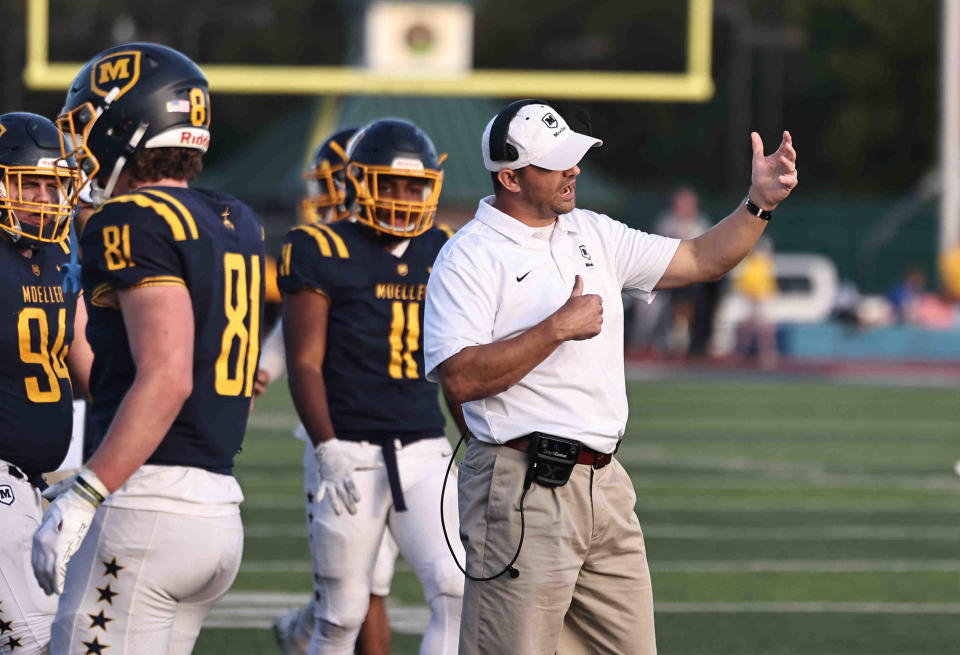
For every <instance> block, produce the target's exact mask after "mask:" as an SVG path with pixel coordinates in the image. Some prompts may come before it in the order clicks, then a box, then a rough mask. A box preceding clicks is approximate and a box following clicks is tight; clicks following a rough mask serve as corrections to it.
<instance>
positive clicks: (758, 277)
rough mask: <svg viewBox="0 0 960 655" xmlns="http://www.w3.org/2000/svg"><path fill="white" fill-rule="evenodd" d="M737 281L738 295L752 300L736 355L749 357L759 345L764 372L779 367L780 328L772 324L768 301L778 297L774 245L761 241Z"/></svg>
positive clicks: (768, 240)
mask: <svg viewBox="0 0 960 655" xmlns="http://www.w3.org/2000/svg"><path fill="white" fill-rule="evenodd" d="M739 268H740V271H739V275H737V276H736V278H735V282H734V284H735V288H736V291H737V293H739V294H741V295H742V296H744V297H746V298H747V299H748V300H750V304H751V310H750V316H749V317H748V318H747V319H746V320H745V321H744V322H743V323H741V324H740V326H739V327H738V328H737V353H738V354H740V355H743V356H748V355H750V354H751V353H752V352H754V343H755V344H756V356H757V362H758V363H759V364H760V367H761V368H765V369H772V368H776V366H777V359H778V353H777V326H776V324H775V323H774V322H773V321H772V320H770V318H769V311H768V305H769V301H770V299H771V298H773V296H775V295H776V293H777V269H776V266H775V264H774V262H773V242H772V241H771V240H770V239H769V238H767V237H761V238H760V240H759V241H758V242H757V245H756V246H754V248H753V251H752V252H751V253H750V254H749V255H747V258H746V259H744V260H743V263H742V264H741V265H740V267H739Z"/></svg>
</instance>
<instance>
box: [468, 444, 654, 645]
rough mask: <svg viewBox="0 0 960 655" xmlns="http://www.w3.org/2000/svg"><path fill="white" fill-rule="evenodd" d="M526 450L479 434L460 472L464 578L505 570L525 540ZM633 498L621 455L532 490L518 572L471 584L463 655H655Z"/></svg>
mask: <svg viewBox="0 0 960 655" xmlns="http://www.w3.org/2000/svg"><path fill="white" fill-rule="evenodd" d="M526 469H527V454H526V453H521V452H519V451H516V450H513V449H511V448H505V447H501V446H496V445H491V444H486V443H483V442H481V441H479V440H478V439H472V440H471V441H470V443H469V445H468V446H467V453H466V456H465V458H464V460H463V464H461V466H460V478H459V492H460V493H459V503H460V538H461V540H462V541H463V544H464V546H465V548H466V558H467V559H466V561H467V566H466V568H467V571H468V572H469V573H470V574H471V575H473V576H478V577H479V576H489V575H493V574H495V573H498V572H499V571H500V570H501V569H503V567H504V566H505V565H506V564H507V562H509V561H510V559H511V558H512V557H513V554H514V553H515V552H516V550H517V544H518V543H519V540H520V512H519V509H520V495H521V493H522V492H523V478H524V474H525V472H526ZM635 503H636V495H635V494H634V491H633V484H632V483H631V481H630V478H629V476H628V475H627V473H626V471H624V469H623V467H622V466H621V465H620V463H619V462H617V461H616V460H613V461H612V462H611V463H610V464H609V465H607V466H606V467H604V468H602V469H598V470H595V469H593V468H592V467H590V466H584V465H580V464H578V465H577V466H576V467H575V468H574V470H573V473H572V474H571V475H570V480H569V481H568V482H567V484H566V485H564V486H562V487H558V488H555V489H548V488H545V487H541V486H539V485H537V484H536V483H534V484H533V485H532V486H531V487H530V491H529V492H528V493H527V496H526V499H525V500H524V515H525V521H526V529H525V533H524V539H523V548H522V550H521V551H520V557H519V558H518V559H517V561H516V563H515V564H514V567H515V568H516V569H517V570H518V571H519V572H520V576H519V577H518V578H511V577H510V576H509V574H504V575H503V576H501V577H499V578H497V579H496V580H493V581H491V582H473V581H470V580H468V581H467V583H466V589H465V594H464V599H463V617H462V620H461V624H460V625H461V628H460V653H461V655H464V654H466V655H473V654H478V655H479V654H486V655H508V654H509V655H554V653H557V654H558V655H588V654H589V655H607V654H609V655H613V654H616V655H654V654H655V653H656V651H657V647H656V638H655V635H654V627H653V593H652V588H651V585H650V571H649V569H648V567H647V558H646V549H645V547H644V543H643V533H642V532H641V530H640V522H639V520H638V519H637V516H636V514H635V513H634V511H633V507H634V504H635Z"/></svg>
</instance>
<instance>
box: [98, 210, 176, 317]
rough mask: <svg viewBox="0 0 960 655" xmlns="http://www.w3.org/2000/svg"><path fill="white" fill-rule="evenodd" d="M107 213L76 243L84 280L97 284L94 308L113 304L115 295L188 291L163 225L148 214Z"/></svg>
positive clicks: (170, 236) (173, 240)
mask: <svg viewBox="0 0 960 655" xmlns="http://www.w3.org/2000/svg"><path fill="white" fill-rule="evenodd" d="M108 209H111V210H112V211H109V212H107V211H104V213H103V215H102V216H101V217H100V219H99V220H95V221H94V220H91V222H90V224H89V225H88V226H87V229H86V230H84V232H83V237H82V238H81V242H80V243H81V252H82V253H83V257H82V265H83V270H84V275H85V276H86V275H90V276H91V277H92V279H94V280H95V282H96V284H95V286H94V288H93V291H92V297H91V299H90V301H91V302H92V303H93V304H94V305H98V304H104V303H106V304H108V305H112V304H113V303H115V297H116V294H115V292H116V290H117V289H133V288H139V287H148V286H182V287H186V286H187V284H186V282H185V281H184V278H183V275H184V273H183V261H182V259H181V257H180V252H179V249H178V247H177V240H176V236H175V235H173V234H172V233H171V231H170V228H169V227H168V225H167V223H166V222H164V221H163V220H162V219H160V218H159V217H157V216H153V215H150V214H149V212H150V211H151V210H149V209H140V208H138V209H139V210H138V211H137V210H135V211H113V208H108ZM183 240H186V238H184V239H183ZM111 298H113V299H111Z"/></svg>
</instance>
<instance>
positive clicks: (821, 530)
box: [244, 523, 960, 541]
mask: <svg viewBox="0 0 960 655" xmlns="http://www.w3.org/2000/svg"><path fill="white" fill-rule="evenodd" d="M641 525H642V527H643V532H644V534H645V535H646V536H647V537H652V538H659V539H718V540H723V541H755V540H761V539H762V540H766V541H844V540H854V539H869V540H881V541H951V540H958V541H960V527H957V526H916V525H892V524H888V525H878V526H871V525H862V526H842V527H835V526H824V527H819V526H809V527H806V526H805V527H797V528H792V527H785V528H750V527H739V526H736V527H716V526H713V525H686V524H685V525H677V524H662V523H641ZM244 535H245V536H246V538H248V539H291V538H296V537H304V538H306V536H307V528H306V526H305V525H304V524H302V523H301V524H299V525H298V524H291V523H249V524H247V525H245V526H244Z"/></svg>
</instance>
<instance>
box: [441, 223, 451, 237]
mask: <svg viewBox="0 0 960 655" xmlns="http://www.w3.org/2000/svg"><path fill="white" fill-rule="evenodd" d="M437 228H438V229H439V230H440V231H442V232H443V233H444V234H446V235H447V238H448V239H450V238H452V237H453V230H452V229H451V228H450V226H449V225H447V224H446V223H437Z"/></svg>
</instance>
